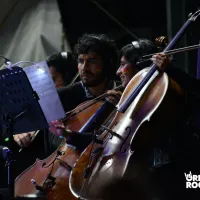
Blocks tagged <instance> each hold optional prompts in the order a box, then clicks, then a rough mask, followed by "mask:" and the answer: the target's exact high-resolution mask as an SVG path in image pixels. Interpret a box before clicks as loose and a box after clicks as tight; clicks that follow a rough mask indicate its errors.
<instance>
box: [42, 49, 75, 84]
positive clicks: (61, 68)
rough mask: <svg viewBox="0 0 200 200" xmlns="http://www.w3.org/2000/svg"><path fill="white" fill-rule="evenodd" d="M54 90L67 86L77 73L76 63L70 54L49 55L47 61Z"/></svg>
mask: <svg viewBox="0 0 200 200" xmlns="http://www.w3.org/2000/svg"><path fill="white" fill-rule="evenodd" d="M46 62H47V65H48V67H49V71H50V74H51V76H52V79H53V80H54V82H55V86H56V88H60V87H64V86H67V85H68V84H70V83H71V81H72V79H73V78H74V77H75V75H76V74H77V73H78V71H77V61H76V59H75V57H74V55H73V54H72V53H71V52H59V53H54V54H51V55H50V56H49V57H48V58H47V60H46Z"/></svg>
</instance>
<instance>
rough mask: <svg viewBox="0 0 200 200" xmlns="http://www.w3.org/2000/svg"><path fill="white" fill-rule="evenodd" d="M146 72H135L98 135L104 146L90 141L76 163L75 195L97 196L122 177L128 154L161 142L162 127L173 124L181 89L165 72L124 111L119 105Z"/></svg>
mask: <svg viewBox="0 0 200 200" xmlns="http://www.w3.org/2000/svg"><path fill="white" fill-rule="evenodd" d="M148 71H149V68H146V69H143V70H142V71H140V72H139V73H137V74H136V75H135V76H134V77H133V78H132V80H131V81H130V82H129V84H128V85H127V87H126V88H125V91H124V92H123V95H122V97H121V99H120V102H119V104H118V111H117V112H116V114H115V116H114V118H113V120H112V122H111V124H110V125H109V127H108V128H109V129H107V130H105V131H104V132H103V133H102V134H101V135H100V136H99V138H98V139H99V140H103V142H104V143H103V145H99V144H96V143H94V144H90V145H89V146H88V147H87V148H86V149H85V151H84V152H83V153H82V154H81V156H80V157H79V159H78V161H77V162H76V163H75V166H74V167H73V170H72V172H71V174H70V189H71V191H72V193H73V194H74V195H75V196H76V197H79V198H80V199H95V198H98V192H99V191H101V189H102V188H103V187H105V186H106V185H107V184H109V183H110V182H113V181H115V179H118V178H121V177H123V175H124V173H125V172H126V170H127V165H128V163H129V160H130V158H131V156H134V153H136V152H146V151H148V150H149V149H150V148H151V147H153V146H154V144H155V143H157V142H159V141H162V139H163V138H164V137H165V136H164V135H163V134H162V132H163V129H164V127H165V126H166V125H170V124H173V123H175V122H176V119H177V117H179V115H181V112H180V111H181V110H182V105H183V102H184V98H183V96H184V92H183V90H182V89H181V88H180V87H179V85H178V84H177V83H176V82H175V81H173V80H172V79H170V78H168V76H167V74H165V73H161V74H159V75H158V76H156V77H155V78H154V80H153V81H152V82H151V83H150V84H146V85H145V87H144V88H143V89H142V90H141V91H140V93H139V94H138V95H137V97H136V98H135V99H134V100H133V101H132V102H131V104H130V105H129V106H128V107H127V109H126V110H125V112H121V110H120V107H121V106H122V105H123V103H124V102H126V100H127V98H128V96H129V95H130V93H131V91H133V90H134V88H136V87H137V86H138V84H139V83H140V82H141V80H142V79H143V78H144V77H145V75H146V74H147V73H148ZM97 150H98V151H97ZM96 151H97V152H98V153H96ZM90 152H92V154H91V153H90ZM89 159H91V162H90V164H89V165H88V160H89ZM86 169H87V170H86ZM85 172H87V173H86V175H85Z"/></svg>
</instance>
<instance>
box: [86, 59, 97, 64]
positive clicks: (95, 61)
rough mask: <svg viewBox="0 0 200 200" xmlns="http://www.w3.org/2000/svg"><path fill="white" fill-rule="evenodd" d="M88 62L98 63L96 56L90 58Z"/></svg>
mask: <svg viewBox="0 0 200 200" xmlns="http://www.w3.org/2000/svg"><path fill="white" fill-rule="evenodd" d="M88 62H89V63H91V64H96V63H97V59H96V58H89V59H88Z"/></svg>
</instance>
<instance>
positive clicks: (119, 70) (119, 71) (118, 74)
mask: <svg viewBox="0 0 200 200" xmlns="http://www.w3.org/2000/svg"><path fill="white" fill-rule="evenodd" d="M121 73H122V72H121V66H120V67H119V68H118V70H117V72H116V74H117V76H120V74H121Z"/></svg>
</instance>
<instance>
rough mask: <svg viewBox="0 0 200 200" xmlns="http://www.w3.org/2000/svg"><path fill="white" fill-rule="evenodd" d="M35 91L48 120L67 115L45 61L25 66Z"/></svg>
mask: <svg viewBox="0 0 200 200" xmlns="http://www.w3.org/2000/svg"><path fill="white" fill-rule="evenodd" d="M23 70H24V71H25V72H26V75H27V77H28V79H29V81H30V83H31V85H32V88H33V90H34V91H36V92H37V94H38V96H39V104H40V106H41V108H42V110H43V113H44V115H45V117H46V120H47V122H48V123H49V122H51V121H53V120H57V119H61V118H63V117H64V116H65V112H64V109H63V106H62V104H61V101H60V98H59V96H58V93H57V89H56V87H55V85H54V82H53V80H52V78H51V75H50V72H49V69H48V66H47V64H46V62H45V61H43V62H40V63H36V65H31V66H29V67H25V68H23Z"/></svg>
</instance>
